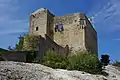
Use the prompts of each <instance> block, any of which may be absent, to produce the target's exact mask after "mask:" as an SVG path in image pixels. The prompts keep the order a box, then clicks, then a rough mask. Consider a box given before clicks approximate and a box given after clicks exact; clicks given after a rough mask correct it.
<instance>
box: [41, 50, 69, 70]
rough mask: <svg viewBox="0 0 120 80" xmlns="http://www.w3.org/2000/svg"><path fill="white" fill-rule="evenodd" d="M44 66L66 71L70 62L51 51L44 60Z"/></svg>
mask: <svg viewBox="0 0 120 80" xmlns="http://www.w3.org/2000/svg"><path fill="white" fill-rule="evenodd" d="M43 64H44V65H46V66H49V67H52V68H59V69H66V67H67V65H68V61H67V57H65V56H62V55H60V54H57V53H56V52H53V51H50V50H49V51H47V53H46V55H45V56H44V58H43Z"/></svg>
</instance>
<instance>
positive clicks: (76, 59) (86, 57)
mask: <svg viewBox="0 0 120 80" xmlns="http://www.w3.org/2000/svg"><path fill="white" fill-rule="evenodd" d="M68 60H69V69H72V70H79V71H85V72H89V73H97V72H101V71H102V65H101V63H100V61H99V60H98V57H97V56H96V54H92V53H87V52H79V53H76V54H73V55H71V56H69V57H68Z"/></svg>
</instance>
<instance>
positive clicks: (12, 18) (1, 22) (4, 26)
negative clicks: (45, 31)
mask: <svg viewBox="0 0 120 80" xmlns="http://www.w3.org/2000/svg"><path fill="white" fill-rule="evenodd" d="M20 8H21V6H20V5H19V0H0V37H2V38H1V39H0V47H3V48H7V46H9V45H12V46H13V45H14V44H15V42H17V40H18V39H17V38H18V37H19V35H21V34H23V33H26V32H28V20H22V19H19V18H18V15H17V13H19V9H20ZM15 14H16V15H15Z"/></svg>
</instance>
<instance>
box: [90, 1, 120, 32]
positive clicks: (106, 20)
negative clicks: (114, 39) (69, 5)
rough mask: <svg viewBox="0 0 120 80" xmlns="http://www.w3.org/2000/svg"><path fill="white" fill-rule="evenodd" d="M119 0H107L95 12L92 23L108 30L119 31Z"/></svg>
mask: <svg viewBox="0 0 120 80" xmlns="http://www.w3.org/2000/svg"><path fill="white" fill-rule="evenodd" d="M119 6H120V0H109V1H108V2H107V3H106V4H104V5H103V7H102V8H101V9H99V11H97V12H95V13H94V14H93V16H92V17H94V20H93V21H94V22H93V23H94V25H95V26H96V27H101V29H102V30H104V31H108V32H115V31H120V26H119V25H120V18H119V17H120V8H119Z"/></svg>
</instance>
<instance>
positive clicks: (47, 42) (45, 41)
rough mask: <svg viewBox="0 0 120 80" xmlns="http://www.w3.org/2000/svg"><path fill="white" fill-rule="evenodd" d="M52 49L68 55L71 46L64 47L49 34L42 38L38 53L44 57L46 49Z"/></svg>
mask: <svg viewBox="0 0 120 80" xmlns="http://www.w3.org/2000/svg"><path fill="white" fill-rule="evenodd" d="M48 50H52V51H55V52H57V53H58V54H61V55H65V56H66V55H68V53H69V46H67V45H66V46H65V47H62V46H60V45H58V44H57V43H55V42H54V41H53V40H52V39H51V38H49V37H48V36H47V35H45V38H43V37H41V39H40V46H39V52H38V55H37V56H39V57H41V58H43V56H44V55H45V53H46V51H48Z"/></svg>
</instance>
